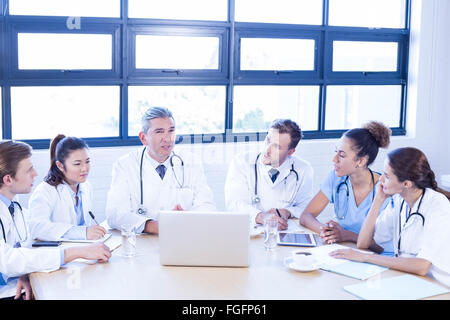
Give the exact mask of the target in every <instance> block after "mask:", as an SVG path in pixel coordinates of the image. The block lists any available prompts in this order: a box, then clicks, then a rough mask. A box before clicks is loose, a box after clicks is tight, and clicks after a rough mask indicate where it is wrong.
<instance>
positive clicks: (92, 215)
mask: <svg viewBox="0 0 450 320" xmlns="http://www.w3.org/2000/svg"><path fill="white" fill-rule="evenodd" d="M88 212H89V215H90V216H91V218H92V220H94V222H95V223H96V224H97V225H99V224H98V222H97V220H95V216H94V214H93V213H92V211H88Z"/></svg>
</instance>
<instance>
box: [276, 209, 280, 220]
mask: <svg viewBox="0 0 450 320" xmlns="http://www.w3.org/2000/svg"><path fill="white" fill-rule="evenodd" d="M275 211H276V212H277V214H278V216H279V217H280V218H281V213H280V211H279V210H278V209H275Z"/></svg>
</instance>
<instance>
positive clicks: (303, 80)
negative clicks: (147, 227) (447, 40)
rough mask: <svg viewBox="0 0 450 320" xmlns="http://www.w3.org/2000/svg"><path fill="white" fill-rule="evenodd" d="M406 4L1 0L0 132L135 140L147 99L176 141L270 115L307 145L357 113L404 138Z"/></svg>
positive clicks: (244, 134) (401, 0)
mask: <svg viewBox="0 0 450 320" xmlns="http://www.w3.org/2000/svg"><path fill="white" fill-rule="evenodd" d="M410 5H411V1H410V0H278V1H273V0H214V1H211V0H191V1H185V0H152V1H148V0H95V1H88V0H40V1H36V0H0V9H2V10H1V11H0V87H1V88H2V93H1V97H2V99H1V101H2V113H1V116H2V119H3V121H2V125H3V128H2V129H3V130H2V132H3V138H4V139H10V138H14V139H22V140H25V141H26V142H28V143H30V144H31V145H32V146H33V147H34V148H47V147H48V144H49V141H50V139H51V138H53V137H54V136H55V135H56V134H57V133H65V134H71V135H76V136H80V137H83V138H86V139H87V140H88V143H89V145H90V146H117V145H132V144H140V141H139V139H138V137H137V135H138V133H139V131H140V128H141V116H142V113H143V112H144V110H146V109H147V108H148V107H150V106H166V107H168V108H169V109H171V111H172V112H173V114H174V117H175V121H176V125H177V127H176V131H177V134H178V135H179V139H178V140H177V141H178V142H182V141H184V142H188V143H189V142H213V141H227V142H228V141H246V140H262V139H264V138H265V134H266V132H267V129H268V128H269V126H270V123H271V122H272V121H273V120H274V119H276V118H291V119H293V120H294V121H296V122H298V124H299V125H300V127H301V128H302V131H303V132H304V136H305V138H307V139H308V138H335V137H339V136H341V135H342V133H343V132H344V131H345V130H347V129H349V128H352V127H357V126H360V125H361V124H363V123H364V122H366V121H368V120H378V121H382V122H383V123H385V124H386V125H388V126H390V128H391V129H392V132H393V134H394V135H402V134H405V124H406V106H407V104H406V87H407V79H408V72H407V66H408V54H409V53H408V51H409V19H410V13H409V11H410ZM80 124H82V125H80ZM216 137H219V138H216Z"/></svg>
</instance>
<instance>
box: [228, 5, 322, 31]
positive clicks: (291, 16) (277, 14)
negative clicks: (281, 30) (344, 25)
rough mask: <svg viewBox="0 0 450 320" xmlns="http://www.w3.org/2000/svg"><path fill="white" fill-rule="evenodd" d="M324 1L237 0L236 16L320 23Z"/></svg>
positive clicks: (248, 19) (244, 20)
mask: <svg viewBox="0 0 450 320" xmlns="http://www.w3.org/2000/svg"><path fill="white" fill-rule="evenodd" d="M322 2H323V1H322V0H277V1H273V0H236V1H235V6H236V11H235V17H236V21H239V22H263V23H283V24H311V25H320V24H322ZM255 8H258V9H257V10H255Z"/></svg>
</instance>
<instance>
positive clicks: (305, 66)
mask: <svg viewBox="0 0 450 320" xmlns="http://www.w3.org/2000/svg"><path fill="white" fill-rule="evenodd" d="M314 46H315V42H314V40H304V39H264V38H242V39H241V66H240V67H241V70H314Z"/></svg>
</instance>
